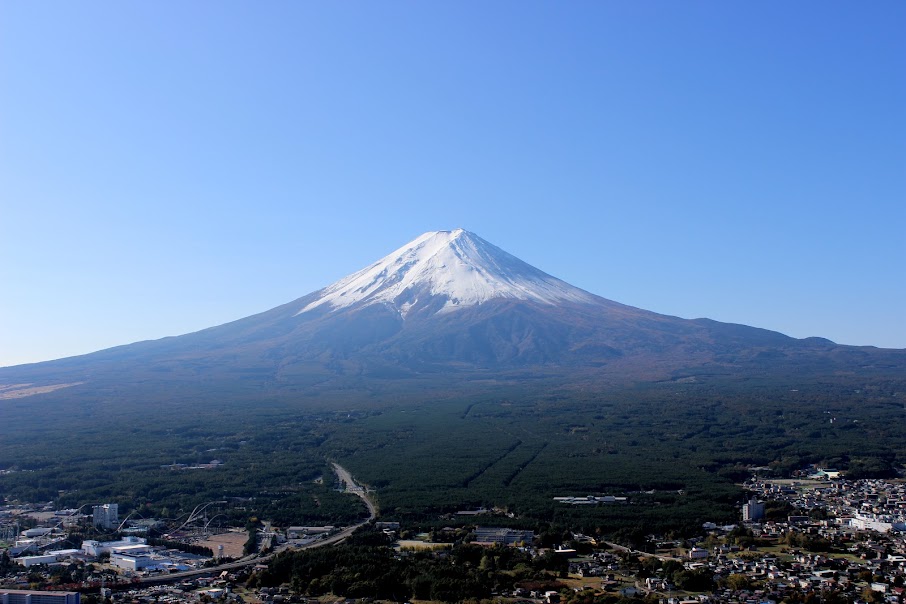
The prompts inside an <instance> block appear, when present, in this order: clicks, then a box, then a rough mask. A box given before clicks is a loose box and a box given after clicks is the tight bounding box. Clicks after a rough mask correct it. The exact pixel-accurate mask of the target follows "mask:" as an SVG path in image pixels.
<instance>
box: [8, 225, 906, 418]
mask: <svg viewBox="0 0 906 604" xmlns="http://www.w3.org/2000/svg"><path fill="white" fill-rule="evenodd" d="M904 371H906V350H882V349H876V348H871V347H851V346H840V345H837V344H834V343H833V342H831V341H829V340H825V339H821V338H808V339H804V340H800V339H794V338H791V337H788V336H785V335H783V334H780V333H777V332H773V331H768V330H764V329H758V328H754V327H748V326H744V325H734V324H727V323H720V322H716V321H712V320H708V319H695V320H687V319H681V318H678V317H671V316H666V315H661V314H657V313H654V312H650V311H646V310H642V309H638V308H633V307H631V306H626V305H623V304H620V303H617V302H613V301H610V300H607V299H605V298H602V297H599V296H597V295H594V294H592V293H589V292H586V291H584V290H582V289H579V288H576V287H574V286H572V285H569V284H568V283H565V282H563V281H561V280H559V279H557V278H555V277H552V276H550V275H548V274H546V273H544V272H542V271H540V270H538V269H537V268H534V267H532V266H530V265H528V264H526V263H525V262H523V261H521V260H519V259H518V258H516V257H515V256H512V255H510V254H508V253H507V252H505V251H503V250H501V249H499V248H497V247H496V246H494V245H492V244H491V243H489V242H487V241H485V240H484V239H482V238H481V237H479V236H477V235H475V234H473V233H470V232H468V231H464V230H462V229H458V230H454V231H437V232H429V233H425V234H424V235H422V236H420V237H418V238H416V239H415V240H413V241H412V242H410V243H408V244H406V245H405V246H403V247H401V248H399V249H398V250H396V251H394V252H392V253H390V254H389V255H387V256H385V257H384V258H382V259H380V260H378V261H377V262H375V263H373V264H371V265H370V266H368V267H366V268H364V269H362V270H361V271H359V272H356V273H354V274H352V275H349V276H348V277H345V278H343V279H341V280H339V281H337V282H336V283H334V284H332V285H329V286H327V287H325V288H323V289H321V290H319V291H316V292H313V293H311V294H308V295H306V296H303V297H302V298H299V299H297V300H294V301H292V302H289V303H287V304H284V305H282V306H279V307H277V308H274V309H271V310H269V311H266V312H263V313H260V314H258V315H254V316H251V317H247V318H244V319H240V320H238V321H234V322H232V323H228V324H225V325H220V326H217V327H212V328H209V329H205V330H202V331H199V332H196V333H192V334H187V335H183V336H177V337H170V338H164V339H161V340H155V341H148V342H138V343H135V344H129V345H126V346H120V347H117V348H111V349H107V350H103V351H100V352H96V353H92V354H88V355H84V356H79V357H71V358H67V359H61V360H57V361H49V362H45V363H37V364H32V365H21V366H17V367H7V368H0V399H2V398H7V399H9V398H21V397H24V396H30V395H34V394H41V395H42V397H52V398H66V397H70V398H71V397H74V396H75V397H83V396H89V397H101V398H104V397H107V398H112V397H116V396H123V395H124V393H128V395H129V396H130V397H131V398H133V399H134V400H146V401H149V402H150V401H154V400H157V398H159V397H160V396H164V395H165V394H166V396H171V395H173V394H174V393H177V394H179V395H181V396H186V397H192V396H201V394H199V393H204V396H209V395H210V394H211V393H222V394H223V395H224V396H243V395H248V396H255V397H261V396H274V397H283V396H289V397H293V398H298V397H308V396H311V397H318V396H323V395H324V394H325V393H332V396H343V397H354V396H357V395H358V394H356V393H361V392H370V393H375V392H381V393H384V394H387V395H388V396H389V395H392V393H393V392H394V390H395V389H396V388H397V387H398V386H399V385H400V384H404V383H406V382H407V381H408V383H410V384H411V383H412V382H413V380H414V381H417V382H418V383H422V384H427V383H430V384H432V385H433V384H437V383H443V384H444V385H445V386H444V387H445V388H447V389H449V388H458V387H460V386H461V385H462V384H465V383H467V382H469V381H471V382H477V381H485V382H487V381H499V380H532V379H538V378H539V377H546V378H551V379H556V380H558V381H560V382H561V383H562V382H564V381H568V382H574V383H575V382H583V383H593V382H601V381H621V382H647V381H670V380H688V379H695V380H703V379H704V380H706V379H709V377H713V376H724V377H726V376H730V377H745V376H765V375H777V376H780V375H784V376H790V375H795V376H797V378H806V377H809V376H811V377H821V376H832V375H835V374H837V373H841V372H845V373H847V374H856V375H859V374H871V375H879V374H880V375H890V376H902V375H903V374H904ZM4 385H5V386H4ZM64 386H65V388H64ZM402 387H403V388H408V387H409V386H402ZM164 393H165V394H164ZM243 393H244V394H243ZM388 393H389V394H388Z"/></svg>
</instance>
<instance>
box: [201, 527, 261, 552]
mask: <svg viewBox="0 0 906 604" xmlns="http://www.w3.org/2000/svg"><path fill="white" fill-rule="evenodd" d="M248 539H249V535H248V533H247V532H245V531H242V532H238V533H237V532H232V531H231V532H229V533H221V534H219V535H210V536H208V538H207V539H206V540H204V541H199V542H197V543H196V545H201V546H203V547H209V548H211V551H212V552H214V555H215V556H216V555H217V546H218V545H222V546H223V555H224V556H227V557H229V558H241V557H242V547H243V546H244V545H245V542H246V541H248Z"/></svg>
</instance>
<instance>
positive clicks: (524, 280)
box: [299, 229, 596, 318]
mask: <svg viewBox="0 0 906 604" xmlns="http://www.w3.org/2000/svg"><path fill="white" fill-rule="evenodd" d="M495 299H510V300H531V301H534V302H539V303H541V304H557V303H558V302H564V301H569V302H580V303H589V304H590V303H594V302H595V301H596V297H595V296H592V295H591V294H589V293H588V292H586V291H583V290H581V289H579V288H577V287H573V286H572V285H569V284H568V283H565V282H563V281H561V280H559V279H556V278H554V277H551V276H550V275H548V274H546V273H544V272H542V271H540V270H538V269H537V268H535V267H533V266H530V265H529V264H526V263H525V262H523V261H522V260H520V259H519V258H516V257H515V256H513V255H511V254H508V253H507V252H505V251H503V250H502V249H500V248H498V247H496V246H494V245H492V244H490V243H488V242H487V241H485V240H484V239H482V238H481V237H479V236H478V235H475V234H474V233H470V232H468V231H465V230H463V229H456V230H455V231H432V232H428V233H425V234H424V235H422V236H421V237H418V238H417V239H415V240H414V241H412V242H411V243H408V244H407V245H404V246H403V247H401V248H399V249H398V250H396V251H395V252H393V253H391V254H389V255H387V256H385V257H384V258H381V259H380V260H378V261H377V262H375V263H374V264H372V265H371V266H368V267H366V268H364V269H362V270H361V271H359V272H357V273H353V274H352V275H349V276H348V277H346V278H344V279H340V280H339V281H337V282H336V283H334V284H333V285H330V286H328V287H326V288H324V289H323V290H321V291H320V292H319V294H318V298H317V299H316V300H314V301H312V302H309V303H308V304H307V305H306V306H305V307H304V308H303V309H302V310H300V311H299V314H301V313H304V312H307V311H310V310H312V309H315V308H319V307H322V306H326V307H329V308H330V309H331V310H338V309H341V308H349V307H354V306H359V307H361V306H368V305H372V304H382V305H385V306H387V307H390V308H393V309H395V310H396V311H397V312H399V314H400V316H402V317H403V318H405V317H406V315H408V314H409V313H413V312H420V311H422V312H429V313H432V314H433V313H438V312H449V311H451V310H455V309H457V308H462V307H468V306H476V305H479V304H482V303H484V302H488V301H490V300H495Z"/></svg>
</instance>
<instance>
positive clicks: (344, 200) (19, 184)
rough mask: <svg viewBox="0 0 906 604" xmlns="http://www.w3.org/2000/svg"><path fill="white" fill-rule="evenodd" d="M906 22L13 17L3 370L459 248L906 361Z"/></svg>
mask: <svg viewBox="0 0 906 604" xmlns="http://www.w3.org/2000/svg"><path fill="white" fill-rule="evenodd" d="M904 31H906V3H903V2H901V1H899V0H896V1H884V0H879V1H874V2H869V3H853V2H827V1H820V2H819V1H807V0H806V1H803V2H795V3H786V2H771V3H753V2H749V3H742V2H722V1H720V2H718V1H708V2H704V1H702V2H697V1H693V2H634V1H632V2H630V1H628V0H626V1H613V2H597V1H594V2H591V1H577V2H568V3H563V2H534V1H523V0H520V1H518V2H404V1H397V2H354V1H350V2H290V1H275V2H267V3H252V2H213V1H198V2H164V3H161V2H110V3H97V2H33V1H31V0H7V1H5V2H2V3H0V365H8V364H16V363H22V362H30V361H38V360H47V359H52V358H58V357H62V356H68V355H73V354H78V353H85V352H89V351H93V350H97V349H100V348H105V347H109V346H113V345H117V344H123V343H128V342H133V341H136V340H141V339H151V338H158V337H162V336H166V335H175V334H180V333H185V332H189V331H194V330H197V329H201V328H204V327H208V326H211V325H215V324H220V323H223V322H226V321H229V320H232V319H237V318H240V317H243V316H246V315H249V314H252V313H255V312H258V311H263V310H266V309H268V308H271V307H273V306H276V305H278V304H281V303H283V302H287V301H289V300H292V299H294V298H297V297H300V296H302V295H304V294H306V293H309V292H311V291H313V290H315V289H318V288H320V287H323V286H325V285H327V284H329V283H331V282H332V281H334V280H336V279H338V278H340V277H342V276H344V275H346V274H348V273H350V272H352V271H354V270H357V269H359V268H362V267H363V266H365V265H366V264H368V263H370V262H372V261H374V260H376V259H377V258H379V257H380V256H382V255H384V254H386V253H388V252H390V251H392V250H393V249H395V248H396V247H398V246H400V245H402V244H404V243H406V242H407V241H409V240H411V239H413V238H415V237H416V236H418V235H419V234H421V233H422V232H424V231H428V230H437V229H452V228H456V227H463V228H466V229H468V230H471V231H474V232H476V233H477V234H479V235H480V236H482V237H484V238H485V239H487V240H489V241H491V242H492V243H495V244H496V245H498V246H500V247H502V248H503V249H505V250H507V251H509V252H511V253H513V254H515V255H517V256H519V257H521V258H522V259H524V260H526V261H527V262H529V263H531V264H534V265H536V266H538V267H539V268H541V269H542V270H545V271H547V272H549V273H551V274H553V275H555V276H557V277H560V278H562V279H565V280H566V281H569V282H571V283H573V284H574V285H577V286H579V287H582V288H584V289H587V290H589V291H591V292H594V293H596V294H599V295H601V296H604V297H606V298H610V299H613V300H617V301H620V302H624V303H627V304H631V305H634V306H639V307H643V308H647V309H650V310H654V311H657V312H662V313H666V314H672V315H678V316H682V317H687V318H695V317H710V318H713V319H717V320H721V321H731V322H738V323H745V324H749V325H755V326H759V327H765V328H769V329H774V330H778V331H782V332H784V333H787V334H790V335H793V336H796V337H806V336H813V335H818V336H824V337H828V338H831V339H833V340H835V341H837V342H840V343H845V344H860V345H861V344H871V345H877V346H885V347H898V348H902V347H906V36H904V35H903V32H904Z"/></svg>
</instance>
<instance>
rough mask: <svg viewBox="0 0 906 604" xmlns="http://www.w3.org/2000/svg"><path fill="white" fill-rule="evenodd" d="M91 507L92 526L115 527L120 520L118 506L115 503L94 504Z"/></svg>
mask: <svg viewBox="0 0 906 604" xmlns="http://www.w3.org/2000/svg"><path fill="white" fill-rule="evenodd" d="M92 509H93V516H92V517H93V521H94V526H97V527H100V528H104V529H115V528H116V527H117V525H118V524H119V522H120V517H119V506H118V505H117V504H115V503H105V504H104V505H96V506H94V508H92Z"/></svg>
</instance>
